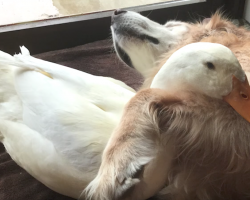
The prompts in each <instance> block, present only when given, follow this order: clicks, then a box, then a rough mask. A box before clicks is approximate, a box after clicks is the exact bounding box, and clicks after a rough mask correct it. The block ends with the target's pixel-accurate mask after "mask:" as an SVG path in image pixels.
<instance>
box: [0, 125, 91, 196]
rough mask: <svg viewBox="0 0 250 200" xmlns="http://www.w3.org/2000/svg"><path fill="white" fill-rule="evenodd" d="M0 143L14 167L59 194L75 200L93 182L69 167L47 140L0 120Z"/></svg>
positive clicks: (28, 130) (35, 132) (21, 127)
mask: <svg viewBox="0 0 250 200" xmlns="http://www.w3.org/2000/svg"><path fill="white" fill-rule="evenodd" d="M0 141H1V142H3V144H4V146H5V148H6V150H7V152H8V153H9V154H10V155H11V157H12V159H13V160H14V161H15V162H16V163H17V164H19V165H20V166H22V167H23V168H24V169H25V170H26V171H27V172H29V174H31V175H32V176H34V177H35V178H37V179H38V180H39V181H41V182H42V183H43V184H45V185H46V186H48V187H49V188H51V189H53V190H55V191H57V192H59V193H61V194H65V195H68V196H71V197H73V198H78V197H79V196H80V194H81V190H82V189H83V188H85V185H86V184H87V183H88V182H89V181H90V180H91V178H92V177H88V176H87V174H83V173H81V172H80V171H78V170H76V169H75V168H74V167H73V166H72V165H70V163H68V162H67V160H66V159H65V158H64V157H63V156H62V155H61V154H60V153H58V152H57V150H56V149H55V147H54V145H53V143H52V142H51V141H50V140H48V139H46V138H45V137H43V136H42V135H41V134H39V133H38V132H37V131H35V130H32V129H30V128H29V127H27V126H26V125H24V124H22V123H18V122H11V121H8V120H0ZM65 172H67V173H65Z"/></svg>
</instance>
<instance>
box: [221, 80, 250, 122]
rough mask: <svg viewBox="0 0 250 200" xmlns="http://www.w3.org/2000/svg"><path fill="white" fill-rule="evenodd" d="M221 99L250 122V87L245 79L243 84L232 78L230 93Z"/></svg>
mask: <svg viewBox="0 0 250 200" xmlns="http://www.w3.org/2000/svg"><path fill="white" fill-rule="evenodd" d="M223 99H224V101H226V102H227V103H229V104H230V105H231V106H232V107H233V108H234V109H235V110H236V111H237V112H238V113H239V114H240V115H241V116H242V117H244V118H245V119H246V120H247V121H248V122H250V86H249V83H248V80H247V77H245V81H244V82H241V81H240V80H239V79H237V78H236V77H235V76H233V89H232V92H231V93H229V94H228V95H227V96H224V97H223Z"/></svg>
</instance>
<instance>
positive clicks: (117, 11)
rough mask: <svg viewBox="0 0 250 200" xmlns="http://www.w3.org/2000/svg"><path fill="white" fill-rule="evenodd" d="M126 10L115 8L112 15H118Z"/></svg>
mask: <svg viewBox="0 0 250 200" xmlns="http://www.w3.org/2000/svg"><path fill="white" fill-rule="evenodd" d="M126 12H127V11H126V10H122V9H117V10H115V12H114V15H120V14H124V13H126Z"/></svg>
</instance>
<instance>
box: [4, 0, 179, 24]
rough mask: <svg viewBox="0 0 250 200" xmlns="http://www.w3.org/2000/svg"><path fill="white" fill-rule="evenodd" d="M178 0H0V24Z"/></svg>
mask: <svg viewBox="0 0 250 200" xmlns="http://www.w3.org/2000/svg"><path fill="white" fill-rule="evenodd" d="M166 1H176V0H0V26H1V25H6V24H16V23H21V22H27V21H35V20H41V19H48V18H53V17H60V16H67V15H75V14H83V13H91V12H96V11H103V10H112V9H116V8H127V7H133V6H139V5H146V4H154V3H160V2H166Z"/></svg>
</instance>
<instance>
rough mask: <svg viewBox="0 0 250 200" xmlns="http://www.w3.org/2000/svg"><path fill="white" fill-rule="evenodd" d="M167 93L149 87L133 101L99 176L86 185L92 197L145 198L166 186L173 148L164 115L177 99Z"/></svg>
mask: <svg viewBox="0 0 250 200" xmlns="http://www.w3.org/2000/svg"><path fill="white" fill-rule="evenodd" d="M163 94H164V92H162V91H161V90H159V89H147V90H144V91H141V92H139V93H137V95H136V96H135V97H134V98H132V99H131V100H130V102H129V103H128V105H127V106H126V108H125V111H124V114H123V117H122V119H121V121H120V124H119V125H118V127H117V128H116V130H115V131H114V132H113V134H112V136H111V138H110V140H109V142H108V144H107V146H106V148H105V150H104V153H103V158H102V164H101V167H100V169H99V172H98V175H97V177H96V178H95V179H94V180H93V181H92V182H91V183H90V184H89V186H88V187H87V188H86V192H87V197H88V198H89V199H94V200H115V199H119V200H121V199H123V200H124V199H129V200H143V199H147V198H149V197H150V196H153V195H154V194H155V193H156V192H158V191H159V190H160V189H161V188H162V187H163V186H164V184H165V183H166V179H167V172H168V169H169V167H170V164H171V160H172V156H173V147H172V141H170V140H169V141H168V142H167V144H166V138H165V143H164V139H163V135H162V134H161V130H160V123H162V122H161V121H162V118H165V116H161V115H163V113H164V111H163V110H162V109H164V107H166V104H168V103H171V101H176V100H169V98H168V100H165V96H164V95H163ZM164 101H166V102H164ZM160 117H161V120H159V118H160ZM168 119H169V118H168Z"/></svg>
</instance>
